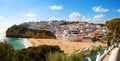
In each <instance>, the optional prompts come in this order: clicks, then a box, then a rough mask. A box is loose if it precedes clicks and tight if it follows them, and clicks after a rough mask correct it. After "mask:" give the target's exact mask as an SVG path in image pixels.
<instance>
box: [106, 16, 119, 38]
mask: <svg viewBox="0 0 120 61" xmlns="http://www.w3.org/2000/svg"><path fill="white" fill-rule="evenodd" d="M106 26H107V27H108V29H110V30H111V31H112V32H114V33H115V36H116V37H118V38H119V37H120V18H113V19H111V20H109V21H107V22H106Z"/></svg>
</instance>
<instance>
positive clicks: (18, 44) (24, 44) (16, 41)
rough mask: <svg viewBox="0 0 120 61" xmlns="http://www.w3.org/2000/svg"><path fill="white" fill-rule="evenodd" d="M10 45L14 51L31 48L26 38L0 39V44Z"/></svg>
mask: <svg viewBox="0 0 120 61" xmlns="http://www.w3.org/2000/svg"><path fill="white" fill-rule="evenodd" d="M5 41H6V42H7V43H10V44H11V45H12V46H13V47H14V50H20V49H23V48H28V47H31V46H32V43H31V42H30V41H28V40H27V39H26V38H11V37H0V42H5Z"/></svg>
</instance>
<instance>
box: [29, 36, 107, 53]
mask: <svg viewBox="0 0 120 61" xmlns="http://www.w3.org/2000/svg"><path fill="white" fill-rule="evenodd" d="M28 40H29V41H30V42H31V43H32V44H33V46H39V45H58V46H59V47H60V48H61V50H63V51H64V52H65V53H71V52H73V51H76V50H80V49H83V48H85V47H88V46H92V45H97V46H99V45H102V46H106V44H103V43H100V42H69V41H66V40H58V39H33V38H29V39H28Z"/></svg>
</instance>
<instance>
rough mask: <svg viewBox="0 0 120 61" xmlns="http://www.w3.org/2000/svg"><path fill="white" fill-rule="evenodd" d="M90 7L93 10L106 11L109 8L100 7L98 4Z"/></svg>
mask: <svg viewBox="0 0 120 61" xmlns="http://www.w3.org/2000/svg"><path fill="white" fill-rule="evenodd" d="M92 9H93V11H95V12H108V11H109V9H106V8H102V7H100V6H95V7H93V8H92Z"/></svg>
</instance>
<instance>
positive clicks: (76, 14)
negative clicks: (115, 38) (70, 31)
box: [0, 0, 120, 28]
mask: <svg viewBox="0 0 120 61" xmlns="http://www.w3.org/2000/svg"><path fill="white" fill-rule="evenodd" d="M115 17H120V0H0V21H1V23H0V25H3V23H6V22H8V23H9V24H8V25H6V24H5V26H9V25H11V24H14V23H15V24H19V23H22V22H26V21H41V20H46V21H47V20H52V19H58V20H60V19H66V20H67V21H87V22H94V23H105V21H106V20H109V19H111V18H115ZM1 28H2V27H1Z"/></svg>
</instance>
